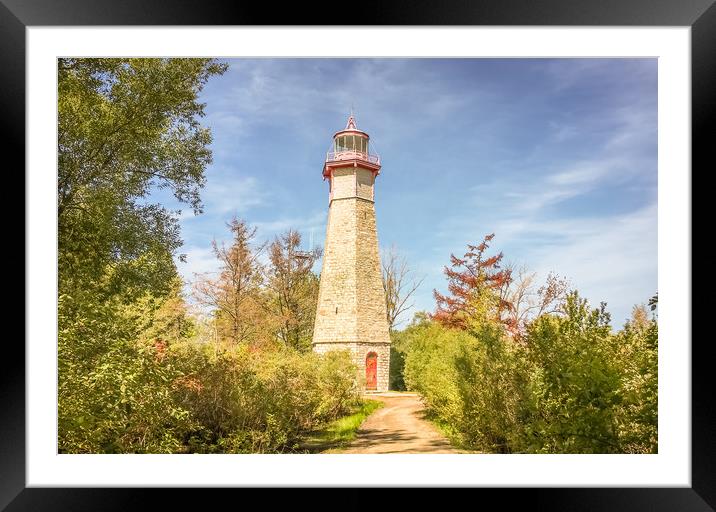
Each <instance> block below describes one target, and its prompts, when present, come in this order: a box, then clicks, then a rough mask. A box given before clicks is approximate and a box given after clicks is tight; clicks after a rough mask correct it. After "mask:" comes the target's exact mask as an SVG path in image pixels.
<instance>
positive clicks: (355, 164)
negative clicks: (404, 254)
mask: <svg viewBox="0 0 716 512" xmlns="http://www.w3.org/2000/svg"><path fill="white" fill-rule="evenodd" d="M369 139H370V137H369V136H368V134H367V133H365V132H363V131H361V130H358V128H356V123H355V119H354V118H353V115H351V116H350V117H349V118H348V124H347V125H346V128H345V129H344V130H341V131H339V132H337V133H336V134H335V135H334V136H333V146H332V147H331V150H330V151H329V152H328V154H327V155H326V162H325V164H324V166H323V179H324V180H328V186H329V196H328V227H327V229H326V244H325V248H324V252H323V268H322V270H321V283H320V291H319V293H318V309H317V311H316V323H315V326H314V329H313V350H314V351H316V352H319V353H324V352H327V351H329V350H336V349H348V350H349V351H350V352H351V354H352V357H353V360H354V362H355V363H356V364H357V365H358V368H359V369H360V370H359V371H360V374H361V377H364V378H365V389H366V390H367V391H387V389H388V375H389V367H390V336H389V334H388V321H387V318H386V308H385V295H384V292H383V281H382V275H381V264H380V255H379V253H378V233H377V230H376V224H375V189H374V186H375V178H376V177H377V176H378V174H379V172H380V157H379V156H378V155H375V154H371V153H370V152H369V149H368V142H369Z"/></svg>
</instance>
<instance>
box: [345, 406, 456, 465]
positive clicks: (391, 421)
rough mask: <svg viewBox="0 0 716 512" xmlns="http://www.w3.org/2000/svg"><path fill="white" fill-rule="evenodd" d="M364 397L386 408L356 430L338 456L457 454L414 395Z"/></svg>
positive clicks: (376, 412)
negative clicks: (345, 454) (353, 454)
mask: <svg viewBox="0 0 716 512" xmlns="http://www.w3.org/2000/svg"><path fill="white" fill-rule="evenodd" d="M366 398H369V399H372V400H380V401H381V402H383V403H384V404H385V405H384V406H383V407H382V408H380V409H378V410H377V411H375V412H374V413H373V414H371V415H370V416H368V418H367V419H366V420H365V421H364V422H363V424H362V425H361V426H360V428H359V429H358V432H357V434H356V438H355V439H354V440H353V442H352V443H351V444H350V445H349V446H348V447H347V448H346V449H345V450H341V453H460V450H457V449H455V448H453V447H452V446H451V445H450V442H449V441H448V440H447V439H446V438H445V436H443V435H442V434H441V433H440V431H439V430H438V429H437V428H436V427H435V426H434V425H433V424H432V423H430V422H429V421H427V420H425V419H424V408H423V404H422V403H421V401H420V396H419V395H418V394H416V393H391V392H388V393H376V394H370V395H367V396H366Z"/></svg>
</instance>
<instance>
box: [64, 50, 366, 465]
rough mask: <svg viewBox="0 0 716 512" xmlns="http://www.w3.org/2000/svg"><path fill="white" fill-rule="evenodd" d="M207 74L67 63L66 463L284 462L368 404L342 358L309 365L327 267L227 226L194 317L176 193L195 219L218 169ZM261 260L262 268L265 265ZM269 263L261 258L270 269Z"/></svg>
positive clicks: (203, 65)
mask: <svg viewBox="0 0 716 512" xmlns="http://www.w3.org/2000/svg"><path fill="white" fill-rule="evenodd" d="M225 69H226V66H225V65H223V64H221V63H218V62H216V61H214V60H211V59H59V61H58V113H59V125H58V132H59V146H58V155H59V160H58V162H59V176H58V251H59V252H58V273H59V276H58V285H59V295H58V329H59V331H58V368H59V373H58V445H59V451H60V452H61V453H126V452H131V453H185V452H205V453H215V452H232V453H233V452H277V451H290V450H292V449H294V447H295V445H296V443H297V442H299V441H300V439H301V437H302V436H303V435H304V434H305V433H306V432H308V431H311V430H312V429H314V428H316V427H317V426H319V425H321V424H322V423H324V422H327V421H329V420H331V419H334V418H336V417H338V416H341V415H343V414H345V413H347V412H348V411H349V410H350V409H351V408H352V407H353V406H354V404H355V403H356V401H357V400H358V390H357V387H356V382H355V371H356V370H355V368H354V366H353V364H352V363H351V362H350V359H349V357H348V356H347V354H344V353H333V354H330V355H327V356H323V357H319V356H317V355H315V354H313V353H311V352H310V350H308V349H309V347H310V338H311V329H312V327H313V325H312V324H313V316H312V315H313V314H315V300H316V299H315V296H316V292H317V277H316V276H315V275H314V274H313V273H312V272H311V266H312V264H313V261H315V258H316V257H317V253H316V252H313V253H301V252H300V251H298V248H299V247H300V237H298V235H297V233H295V232H292V231H290V232H288V233H286V234H284V235H282V236H280V237H277V238H276V239H275V240H274V241H273V243H272V244H271V245H267V246H253V245H252V238H253V236H254V234H255V231H254V230H252V229H250V228H249V227H248V226H247V225H246V224H245V223H243V222H242V221H240V220H238V219H237V220H234V221H233V222H232V223H231V224H230V226H229V227H230V229H231V233H232V242H231V244H230V245H229V247H224V246H221V245H219V244H214V252H215V255H216V256H217V258H218V259H219V265H220V272H219V273H218V274H217V275H212V276H209V275H206V276H200V278H199V279H198V280H197V282H196V284H195V294H196V297H197V298H198V299H201V301H202V302H203V303H204V305H205V307H208V309H209V311H211V312H212V313H211V315H210V316H209V317H208V318H204V319H202V318H200V317H197V316H196V315H191V314H189V311H188V310H187V304H186V302H185V300H184V298H183V296H182V288H183V283H182V281H181V279H180V278H179V276H178V273H177V269H176V266H175V264H174V259H173V258H174V256H175V255H176V252H177V249H178V248H179V247H180V246H181V243H182V241H181V239H180V234H179V226H178V223H177V220H176V217H175V215H173V212H171V211H169V210H167V209H166V208H164V207H163V206H162V205H159V204H151V203H150V202H149V201H147V198H148V197H149V196H150V193H151V191H152V190H154V189H156V188H166V189H169V190H171V191H172V192H173V194H174V196H175V197H176V198H177V199H178V200H179V201H181V202H183V203H185V204H187V205H188V206H190V207H191V208H192V209H193V210H194V211H195V212H196V213H199V212H201V207H202V205H201V200H200V190H201V187H202V186H203V184H204V180H205V178H204V171H205V168H206V166H207V165H208V164H209V163H210V162H211V152H210V150H209V144H210V143H211V134H210V132H209V130H208V129H206V128H203V127H202V126H201V125H200V123H199V119H200V118H201V117H202V116H203V115H204V105H203V104H201V103H199V102H198V101H197V96H198V94H199V92H200V91H201V89H202V87H203V86H204V84H205V83H206V82H207V81H208V80H209V79H210V78H211V77H214V76H218V75H221V74H222V73H223V72H224V71H225ZM264 250H267V254H265V256H266V257H267V261H268V263H266V264H261V263H260V261H261V258H262V256H261V255H262V254H263V251H264ZM264 259H266V258H264Z"/></svg>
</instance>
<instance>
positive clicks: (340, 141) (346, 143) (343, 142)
mask: <svg viewBox="0 0 716 512" xmlns="http://www.w3.org/2000/svg"><path fill="white" fill-rule="evenodd" d="M335 143H336V144H335V147H336V149H335V151H336V153H340V152H342V151H357V152H360V153H368V139H366V138H365V137H361V136H359V135H341V136H340V137H336V141H335Z"/></svg>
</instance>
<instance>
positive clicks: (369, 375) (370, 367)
mask: <svg viewBox="0 0 716 512" xmlns="http://www.w3.org/2000/svg"><path fill="white" fill-rule="evenodd" d="M365 389H369V390H371V389H372V390H375V389H378V354H376V353H375V352H369V353H368V355H367V356H366V358H365Z"/></svg>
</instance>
